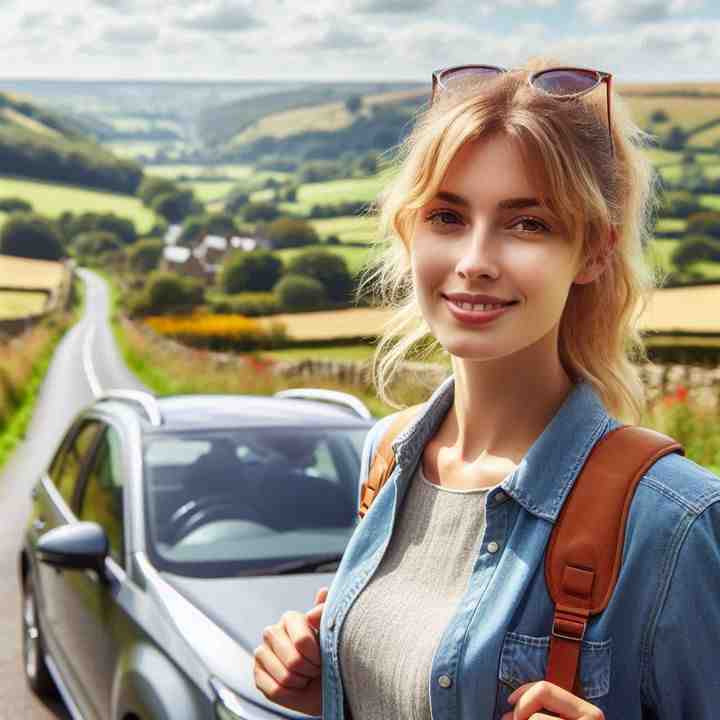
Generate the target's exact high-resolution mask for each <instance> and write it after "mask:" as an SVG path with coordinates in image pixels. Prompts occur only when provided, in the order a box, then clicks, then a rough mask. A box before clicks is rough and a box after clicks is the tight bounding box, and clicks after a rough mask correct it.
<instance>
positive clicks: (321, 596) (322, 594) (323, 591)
mask: <svg viewBox="0 0 720 720" xmlns="http://www.w3.org/2000/svg"><path fill="white" fill-rule="evenodd" d="M327 596H328V588H327V587H321V588H320V589H319V590H318V591H317V592H316V593H315V604H316V605H319V604H320V603H322V602H325V600H327Z"/></svg>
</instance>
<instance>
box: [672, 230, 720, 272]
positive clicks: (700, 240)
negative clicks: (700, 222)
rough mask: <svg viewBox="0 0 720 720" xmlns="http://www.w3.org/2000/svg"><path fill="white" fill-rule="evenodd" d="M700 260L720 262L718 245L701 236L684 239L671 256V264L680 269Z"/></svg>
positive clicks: (719, 244) (719, 245) (719, 246)
mask: <svg viewBox="0 0 720 720" xmlns="http://www.w3.org/2000/svg"><path fill="white" fill-rule="evenodd" d="M700 260H709V261H711V262H720V243H719V242H717V241H714V240H713V239H712V238H708V237H704V236H702V235H693V236H690V237H686V238H685V239H684V240H683V241H682V242H681V243H680V244H679V245H678V246H677V247H676V248H675V250H674V252H673V254H672V261H673V263H674V264H675V265H676V267H678V268H680V269H685V268H686V267H687V266H688V265H691V264H692V263H694V262H698V261H700Z"/></svg>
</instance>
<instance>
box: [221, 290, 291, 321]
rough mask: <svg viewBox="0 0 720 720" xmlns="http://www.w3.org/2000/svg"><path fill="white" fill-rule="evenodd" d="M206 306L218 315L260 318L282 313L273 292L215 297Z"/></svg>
mask: <svg viewBox="0 0 720 720" xmlns="http://www.w3.org/2000/svg"><path fill="white" fill-rule="evenodd" d="M208 306H209V308H210V310H212V312H214V313H218V314H220V315H223V314H225V315H226V314H232V315H247V316H248V317H260V316H262V315H273V314H274V313H279V312H281V311H282V308H281V307H280V303H279V302H278V299H277V296H276V295H275V293H273V292H244V293H236V294H234V295H216V296H215V297H213V298H210V299H209V300H208Z"/></svg>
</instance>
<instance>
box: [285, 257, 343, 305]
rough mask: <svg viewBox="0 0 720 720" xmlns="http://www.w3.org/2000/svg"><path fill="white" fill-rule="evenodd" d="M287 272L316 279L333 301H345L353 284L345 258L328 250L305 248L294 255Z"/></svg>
mask: <svg viewBox="0 0 720 720" xmlns="http://www.w3.org/2000/svg"><path fill="white" fill-rule="evenodd" d="M287 272H288V275H290V274H292V275H304V276H307V277H311V278H313V279H315V280H317V281H318V282H319V283H320V284H321V285H322V286H323V287H324V288H325V291H326V293H327V296H328V299H330V300H331V301H333V302H347V301H348V300H349V298H350V294H351V292H352V289H353V285H354V283H353V277H352V275H351V274H350V271H349V270H348V266H347V263H346V262H345V259H344V258H343V257H341V256H340V255H338V254H336V253H334V252H331V251H329V250H306V251H305V252H303V253H301V254H299V255H296V256H295V257H294V258H293V259H292V260H291V261H290V263H289V264H288V268H287Z"/></svg>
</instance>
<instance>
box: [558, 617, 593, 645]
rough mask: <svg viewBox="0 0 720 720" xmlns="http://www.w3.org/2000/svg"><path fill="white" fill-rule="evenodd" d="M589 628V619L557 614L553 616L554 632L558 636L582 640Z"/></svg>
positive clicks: (575, 640) (576, 640)
mask: <svg viewBox="0 0 720 720" xmlns="http://www.w3.org/2000/svg"><path fill="white" fill-rule="evenodd" d="M586 630H587V620H577V619H575V618H569V617H562V616H557V615H556V616H555V617H554V618H553V627H552V634H553V635H554V636H555V637H556V638H562V639H563V640H572V641H574V642H581V641H582V639H583V638H584V637H585V631H586Z"/></svg>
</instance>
